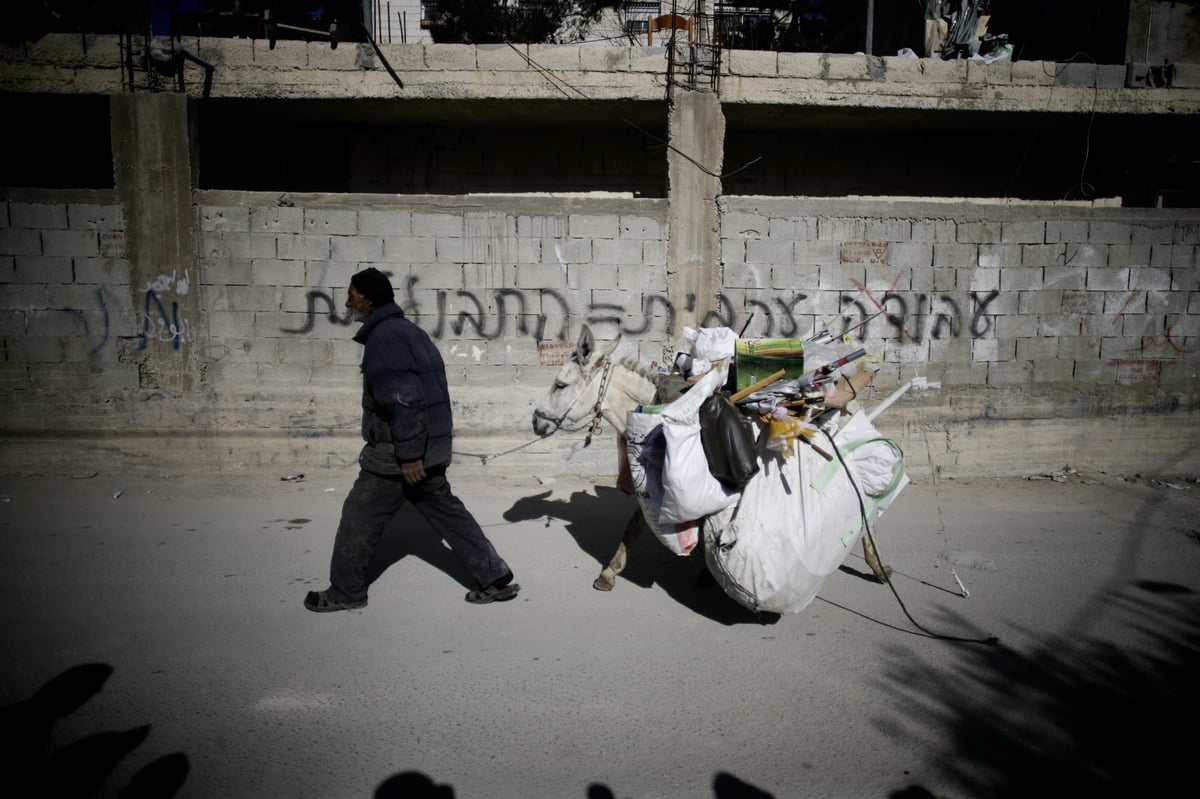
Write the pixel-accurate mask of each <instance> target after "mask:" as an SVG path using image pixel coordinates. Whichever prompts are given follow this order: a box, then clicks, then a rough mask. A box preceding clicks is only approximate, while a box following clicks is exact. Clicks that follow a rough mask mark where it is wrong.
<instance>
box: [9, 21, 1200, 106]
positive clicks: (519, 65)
mask: <svg viewBox="0 0 1200 799" xmlns="http://www.w3.org/2000/svg"><path fill="white" fill-rule="evenodd" d="M687 68H688V62H687V60H686V56H685V55H683V54H681V52H680V51H678V50H675V51H674V52H673V51H672V50H671V49H669V48H667V47H657V46H655V47H633V48H630V47H623V46H622V47H611V48H607V47H595V46H589V45H580V46H575V45H508V44H500V45H437V44H413V45H391V46H382V47H380V48H379V50H378V53H377V52H376V51H375V49H374V48H372V47H371V46H370V45H366V44H356V45H349V44H347V45H343V46H342V47H339V48H337V49H331V48H330V47H329V45H327V44H320V43H316V42H301V41H286V42H285V41H280V42H278V43H277V45H276V47H275V48H274V49H270V48H268V47H267V45H266V43H265V42H262V41H256V40H253V39H221V38H212V39H185V40H182V41H178V42H174V43H172V40H167V41H165V42H163V41H156V42H155V43H152V45H151V47H150V48H149V49H148V50H146V49H145V48H144V47H143V45H142V44H141V43H139V42H138V41H137V40H132V39H128V38H124V37H119V36H97V35H82V36H81V35H71V34H50V35H47V36H44V37H42V38H41V39H40V40H38V41H37V42H34V43H19V44H6V45H3V46H0V91H4V92H24V93H29V92H32V93H47V94H112V93H119V92H125V91H162V92H184V93H186V94H188V95H189V96H191V97H195V98H203V97H215V98H253V99H259V98H280V99H345V100H355V99H396V100H417V99H436V100H455V101H484V100H501V101H506V100H566V101H573V100H582V101H648V102H660V101H662V100H663V99H665V98H666V97H667V95H668V94H669V92H670V91H673V90H677V89H681V88H683V87H685V86H687V85H688V81H689V74H688V71H687ZM1131 70H1132V71H1131ZM1135 71H1136V66H1135V65H1105V64H1093V63H1055V62H1041V61H1028V62H1023V61H1017V62H1007V61H1006V62H999V63H992V64H985V63H982V62H977V61H970V60H956V61H942V60H940V59H924V58H915V57H901V56H889V57H877V56H865V55H861V54H858V55H840V54H829V53H780V52H773V51H757V50H733V51H726V52H724V53H723V54H722V57H721V63H720V65H719V75H717V76H716V79H715V80H713V81H711V83H710V84H694V82H693V84H692V87H693V88H696V89H698V90H706V91H712V90H714V89H715V90H716V91H717V92H718V93H719V95H720V97H721V100H722V102H723V103H726V104H736V105H750V106H754V105H761V106H800V107H824V108H847V107H862V108H875V109H888V108H894V109H912V110H938V111H954V110H966V111H1015V112H1048V113H1080V112H1082V113H1099V114H1118V115H1144V114H1158V115H1172V116H1173V115H1191V114H1200V64H1177V65H1175V67H1174V70H1173V75H1172V82H1171V85H1170V86H1169V87H1166V86H1163V87H1161V88H1158V87H1155V88H1146V86H1147V85H1148V84H1146V82H1145V81H1139V80H1137V75H1136V74H1134V72H1135ZM1151 85H1152V84H1151ZM501 107H502V104H501ZM481 110H482V108H481ZM500 113H506V112H505V111H503V110H502V111H501V112H500Z"/></svg>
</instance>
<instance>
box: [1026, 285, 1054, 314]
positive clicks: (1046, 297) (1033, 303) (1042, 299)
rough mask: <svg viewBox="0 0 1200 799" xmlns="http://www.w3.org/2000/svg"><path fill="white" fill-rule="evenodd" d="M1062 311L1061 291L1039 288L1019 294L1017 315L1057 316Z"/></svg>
mask: <svg viewBox="0 0 1200 799" xmlns="http://www.w3.org/2000/svg"><path fill="white" fill-rule="evenodd" d="M1061 310H1062V291H1061V290H1059V289H1047V288H1042V287H1040V286H1039V287H1037V288H1035V289H1032V290H1028V291H1022V292H1019V294H1018V297H1017V313H1019V314H1021V315H1022V316H1041V315H1042V314H1057V313H1058V312H1059V311H1061Z"/></svg>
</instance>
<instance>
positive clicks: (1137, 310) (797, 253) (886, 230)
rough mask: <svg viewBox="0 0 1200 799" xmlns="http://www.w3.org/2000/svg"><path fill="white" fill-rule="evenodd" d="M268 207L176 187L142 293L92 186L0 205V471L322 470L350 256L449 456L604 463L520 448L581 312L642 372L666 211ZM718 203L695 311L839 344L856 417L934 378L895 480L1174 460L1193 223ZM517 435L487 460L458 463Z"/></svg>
mask: <svg viewBox="0 0 1200 799" xmlns="http://www.w3.org/2000/svg"><path fill="white" fill-rule="evenodd" d="M291 203H292V204H290V205H284V206H281V205H279V198H278V196H277V195H274V194H269V195H268V194H263V193H242V192H197V193H196V196H195V213H196V214H197V220H196V225H195V229H196V231H197V242H196V253H195V255H196V257H195V261H194V264H193V267H192V271H190V272H188V273H186V274H185V273H184V272H183V271H179V270H175V269H166V268H164V270H163V272H164V273H163V274H162V275H161V276H159V277H158V278H157V279H156V280H153V281H150V282H149V283H148V284H147V285H133V284H132V282H131V279H130V268H129V261H128V254H127V253H126V252H125V248H124V235H123V226H124V221H123V219H122V217H121V212H120V209H119V206H118V205H117V204H116V202H115V200H114V199H113V198H112V196H111V194H109V195H106V194H105V193H104V192H95V193H85V192H42V193H39V194H36V195H32V196H28V197H19V198H18V197H10V198H9V199H8V201H7V202H4V203H3V204H0V209H2V211H3V213H2V214H0V219H2V220H3V225H2V226H0V320H2V321H0V353H2V357H3V362H2V364H0V380H2V381H3V384H4V386H5V391H4V394H3V400H2V403H0V411H2V413H0V417H2V418H3V422H2V424H3V427H2V428H0V430H2V432H3V435H4V438H3V443H2V444H0V447H2V449H0V454H2V455H3V462H4V466H5V469H6V470H9V471H11V470H16V471H47V470H53V471H66V472H69V473H76V472H80V471H89V470H104V469H111V468H114V467H115V468H143V469H152V470H157V471H168V472H170V471H177V470H179V471H186V470H191V469H198V468H200V469H206V470H212V469H220V470H227V471H234V472H236V471H238V470H245V469H274V470H278V471H280V472H294V471H303V470H305V469H319V468H323V467H329V468H338V469H344V468H351V465H352V464H353V461H354V457H355V455H356V454H357V449H358V441H357V434H358V433H357V427H358V415H359V406H358V401H359V397H358V377H357V370H356V367H357V363H358V359H359V357H360V349H359V347H358V345H356V344H354V343H353V342H352V341H351V340H350V336H351V335H352V334H353V331H354V326H353V325H352V324H351V323H350V320H349V319H348V317H347V315H346V312H345V308H344V306H343V303H344V301H345V287H346V284H347V282H348V280H349V277H350V275H352V274H353V273H354V272H355V271H357V270H359V269H362V268H365V267H366V266H376V267H378V268H380V269H382V270H384V271H386V272H389V273H390V274H391V275H392V279H393V282H394V284H395V286H396V289H397V300H398V302H400V303H401V304H402V306H403V307H404V308H405V309H406V310H407V311H408V313H409V314H410V315H411V316H412V318H413V319H414V321H416V322H417V323H418V324H419V325H421V326H422V327H423V328H424V329H425V330H427V331H428V332H429V333H430V335H431V336H432V337H433V338H434V340H435V341H436V342H437V344H438V346H439V348H440V349H441V351H442V353H443V355H444V357H445V359H446V362H447V366H448V370H449V377H450V382H451V390H452V394H453V397H454V400H455V412H456V419H457V427H458V439H457V444H456V449H457V450H458V451H459V452H460V458H459V464H460V468H483V469H488V468H504V469H511V468H519V469H528V470H529V471H532V472H535V473H538V474H547V475H553V474H556V473H561V472H570V473H576V474H587V475H595V476H600V477H603V476H604V475H607V474H609V473H610V472H611V471H612V465H613V463H615V448H614V446H613V443H612V441H611V440H609V437H608V436H601V437H600V439H598V440H597V441H596V442H595V443H594V444H593V445H592V446H591V447H590V448H586V449H585V448H584V446H583V436H582V434H577V435H575V434H566V433H563V434H559V435H556V436H554V437H552V438H550V439H546V440H540V441H538V442H536V443H534V444H532V445H528V446H523V445H527V444H529V442H530V440H531V439H532V438H533V437H532V433H531V428H530V414H531V411H532V408H533V407H534V405H535V404H536V403H537V402H538V401H539V400H540V398H541V397H542V396H543V395H544V393H545V391H546V390H547V388H548V387H549V385H550V382H551V380H552V379H553V375H554V374H555V372H556V371H557V369H558V366H559V364H560V363H561V362H562V360H563V359H564V358H565V357H566V355H567V354H568V353H569V352H570V350H571V348H572V347H573V344H574V341H575V339H576V337H577V336H578V334H579V330H580V328H581V326H582V325H583V324H585V323H586V324H588V325H589V326H591V328H592V329H593V331H594V332H595V334H596V335H597V337H598V338H600V339H602V340H610V339H612V338H615V337H617V336H620V337H621V338H622V344H621V347H622V350H621V351H622V353H623V354H627V355H630V356H633V357H636V358H637V359H639V360H640V361H641V362H643V363H650V362H652V361H656V360H657V361H659V362H660V363H661V362H664V361H665V360H666V358H668V357H669V355H670V352H669V349H670V347H671V346H672V342H673V341H676V340H678V337H679V334H680V330H679V327H680V325H679V322H678V321H677V319H676V312H677V309H676V308H674V307H672V303H671V300H669V299H668V296H669V295H668V285H667V281H668V266H667V263H666V261H667V256H666V241H667V238H668V236H669V230H668V229H667V218H668V216H667V211H668V209H667V204H666V202H665V201H661V200H636V199H626V198H562V197H560V198H546V197H541V198H539V197H489V198H484V197H470V198H463V197H411V198H395V197H380V196H377V195H293V196H292V197H291ZM720 214H721V230H722V234H721V261H722V263H721V264H720V265H719V266H718V267H716V268H719V269H720V272H721V280H720V286H721V288H720V291H719V296H717V297H714V298H711V306H712V307H711V311H710V313H709V314H708V317H707V322H708V323H709V324H717V323H719V324H726V325H729V326H730V327H733V328H734V329H738V330H740V329H742V327H743V326H745V327H746V335H748V336H768V337H775V336H799V337H804V336H806V335H808V334H809V333H811V331H812V330H813V329H814V328H820V327H828V328H829V329H831V330H833V331H835V332H838V331H840V330H842V329H847V328H853V331H852V332H851V336H852V337H853V338H854V340H856V341H860V342H862V344H863V345H864V346H865V347H866V348H867V349H868V351H869V352H870V353H871V354H872V355H873V356H874V357H876V358H877V360H878V366H879V374H878V376H877V378H876V385H875V388H874V394H873V395H872V397H871V401H872V402H873V401H877V400H878V399H880V398H881V397H883V396H885V395H886V394H887V393H890V392H891V391H892V390H893V389H895V388H897V387H898V386H900V385H902V384H903V383H905V382H906V381H908V380H910V379H911V378H912V377H914V376H917V375H920V376H924V377H926V378H928V379H929V380H931V381H936V382H940V383H941V388H940V389H938V390H937V391H932V392H924V393H921V394H916V393H910V394H909V395H906V397H905V398H904V399H903V400H901V401H900V402H898V403H897V404H896V405H895V406H893V409H892V410H889V411H888V412H887V414H886V415H885V416H884V417H881V427H882V428H883V429H885V430H886V432H887V434H888V435H890V436H892V437H894V438H896V439H897V440H898V441H900V442H901V443H902V446H904V447H905V450H906V452H909V454H910V461H909V463H910V468H911V469H912V470H913V471H914V472H915V473H921V472H929V471H936V472H938V473H941V474H945V475H968V474H1011V473H1029V472H1030V471H1036V470H1038V469H1050V468H1060V467H1061V466H1062V465H1064V464H1067V463H1075V464H1087V465H1092V466H1095V467H1097V468H1106V469H1109V470H1112V471H1117V472H1129V471H1148V470H1151V469H1158V470H1160V471H1163V472H1169V473H1195V472H1196V471H1200V463H1197V455H1196V454H1195V450H1196V449H1197V448H1196V447H1195V443H1196V441H1197V433H1198V431H1200V413H1198V411H1197V405H1198V402H1197V400H1198V396H1197V394H1198V392H1197V386H1198V385H1200V383H1198V382H1197V380H1196V372H1197V367H1198V365H1200V356H1198V355H1197V353H1200V255H1198V249H1200V220H1197V219H1196V217H1195V215H1194V213H1192V212H1187V211H1165V210H1138V209H1119V208H1090V207H1082V206H1041V205H1019V204H1013V205H994V204H991V205H989V204H982V203H972V202H958V203H933V202H886V201H867V200H854V201H852V200H806V199H798V198H774V197H772V198H756V197H727V198H724V199H723V200H722V201H721V204H720ZM181 292H198V293H199V295H200V303H199V307H200V308H202V313H201V318H198V319H175V318H173V317H172V316H171V312H170V309H171V308H172V307H173V306H172V300H173V298H177V297H176V295H178V294H180V293H181ZM693 300H694V301H695V302H696V303H697V304H698V305H699V306H701V307H703V305H704V303H705V300H704V298H689V301H693ZM877 313H881V315H878V316H874V315H875V314H877ZM868 320H869V321H868ZM150 352H153V353H154V354H155V355H156V356H157V357H159V358H162V357H163V356H164V355H165V356H167V357H172V355H176V356H177V357H180V358H183V357H189V358H192V360H194V361H195V362H197V363H199V364H200V367H199V369H200V374H198V375H197V380H196V381H195V385H196V388H195V389H194V390H191V391H187V392H183V393H178V394H171V393H169V392H164V391H162V390H156V389H152V388H149V387H147V381H146V376H145V375H143V373H142V372H143V370H144V368H145V365H146V363H147V360H146V355H147V354H148V353H150ZM192 356H196V357H194V358H193V357H192ZM518 446H523V448H522V449H521V450H520V451H519V453H516V454H513V455H511V456H506V458H507V460H506V461H505V462H504V463H502V464H499V465H485V464H484V463H483V462H482V460H479V459H474V458H472V457H470V456H471V455H491V454H495V453H498V452H502V451H506V450H508V449H512V448H515V447H518ZM463 455H465V457H464V456H463ZM492 463H493V464H495V463H496V462H492Z"/></svg>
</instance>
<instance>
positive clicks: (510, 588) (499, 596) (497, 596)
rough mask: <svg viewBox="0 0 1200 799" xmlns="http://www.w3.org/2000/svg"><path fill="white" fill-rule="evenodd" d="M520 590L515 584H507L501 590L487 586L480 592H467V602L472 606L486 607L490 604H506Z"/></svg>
mask: <svg viewBox="0 0 1200 799" xmlns="http://www.w3.org/2000/svg"><path fill="white" fill-rule="evenodd" d="M520 590H521V586H519V585H517V584H516V583H509V584H508V585H506V586H504V587H503V588H497V587H496V586H494V585H489V586H488V587H487V588H485V589H483V590H482V591H468V592H467V601H468V602H470V603H471V604H473V605H486V604H488V603H490V602H507V601H508V600H510V599H514V598H515V597H516V596H517V592H518V591H520Z"/></svg>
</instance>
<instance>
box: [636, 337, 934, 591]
mask: <svg viewBox="0 0 1200 799" xmlns="http://www.w3.org/2000/svg"><path fill="white" fill-rule="evenodd" d="M685 335H686V337H687V338H688V339H689V340H690V341H691V343H692V352H691V353H680V354H679V355H678V356H677V358H676V363H675V369H674V370H672V371H671V372H665V373H663V374H661V375H660V379H659V381H658V392H657V395H656V397H655V400H656V402H657V403H658V404H655V405H640V406H638V407H636V408H634V409H633V410H630V411H628V414H627V418H626V420H625V431H624V438H625V442H624V444H625V446H624V451H623V454H624V456H625V457H624V461H623V463H622V477H623V479H622V483H623V485H624V486H625V487H626V488H627V489H632V491H633V493H635V494H636V496H637V498H638V503H639V505H640V507H641V510H642V514H643V515H644V517H645V520H646V523H647V525H648V526H649V527H650V529H651V530H652V531H653V532H654V533H655V535H656V536H657V537H658V539H659V540H660V541H661V542H662V543H663V544H664V545H665V546H666V547H667V548H668V549H670V550H671V551H673V552H675V553H676V554H679V555H686V554H689V553H690V552H691V551H692V550H693V549H694V548H695V547H696V546H697V545H698V544H699V543H700V542H701V539H703V544H704V546H703V550H704V557H705V561H706V563H707V566H708V568H709V570H710V571H711V572H712V574H713V576H714V577H715V578H716V580H717V582H718V584H720V585H721V587H722V588H723V589H724V590H725V592H726V593H727V594H729V596H730V597H732V598H733V599H734V600H736V601H737V602H739V603H740V604H741V605H743V606H745V607H747V608H749V609H751V610H754V611H768V612H774V613H797V612H799V611H801V610H803V609H804V608H805V607H806V606H807V605H808V604H809V603H810V602H811V601H812V600H813V598H814V597H815V596H816V594H817V592H818V590H820V587H821V584H822V582H823V581H824V580H825V578H826V577H828V576H829V575H830V574H831V573H832V572H833V571H834V570H835V569H837V568H838V567H839V566H840V565H841V564H842V562H843V561H844V560H845V558H846V556H847V555H848V553H849V552H850V549H851V548H852V547H853V546H855V544H857V543H858V542H859V540H860V539H862V540H863V546H864V551H865V553H866V557H867V561H868V563H869V564H870V565H871V567H872V569H873V570H874V571H875V573H876V575H877V576H878V577H879V578H880V579H881V580H886V579H887V573H886V572H885V570H884V569H883V567H882V566H881V565H880V564H879V562H878V559H877V557H875V553H874V540H873V535H872V526H873V523H874V521H875V520H876V519H877V518H878V517H879V515H880V514H882V513H883V512H884V510H886V509H887V508H888V506H889V505H891V503H892V502H893V501H894V500H895V499H896V497H897V496H898V495H899V494H900V492H901V491H902V490H903V489H904V487H905V486H906V485H907V484H908V477H907V476H906V474H905V464H904V454H903V452H901V450H900V447H899V446H898V445H897V444H896V443H895V442H894V441H892V440H891V439H888V438H886V437H885V436H883V435H882V434H881V433H880V432H879V431H878V430H877V429H876V428H875V425H874V420H875V418H876V416H878V414H879V413H880V412H881V411H882V410H884V409H885V408H886V407H888V406H889V405H891V404H892V402H894V401H895V400H896V399H898V398H899V397H900V396H901V395H902V394H903V393H904V392H905V391H907V390H909V389H910V388H929V387H936V385H937V384H930V383H928V382H926V381H925V380H924V379H922V378H916V379H914V380H911V381H909V382H908V383H906V384H905V385H904V386H902V387H901V388H900V389H898V390H897V391H896V392H895V393H893V394H892V395H891V396H889V397H888V398H887V399H885V400H884V401H883V402H882V403H880V404H879V405H877V406H876V407H875V408H874V410H873V411H871V412H870V413H867V412H866V411H865V410H863V409H862V408H861V407H860V406H861V402H860V400H861V397H862V395H863V392H864V391H865V389H867V387H868V386H869V385H870V383H871V380H872V378H873V377H874V370H873V369H872V368H871V365H870V364H869V363H868V358H867V353H866V351H865V350H863V349H861V348H858V347H855V346H854V345H852V344H851V343H849V341H848V340H847V339H846V338H845V337H842V338H841V339H836V338H835V337H833V336H831V335H829V334H828V333H827V332H822V333H820V334H817V335H815V336H814V337H813V338H811V339H808V340H798V339H749V340H748V339H741V338H739V337H738V336H737V335H736V334H735V333H734V332H733V331H732V330H730V329H729V328H705V329H702V330H699V331H696V330H691V329H689V330H687V331H685Z"/></svg>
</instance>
